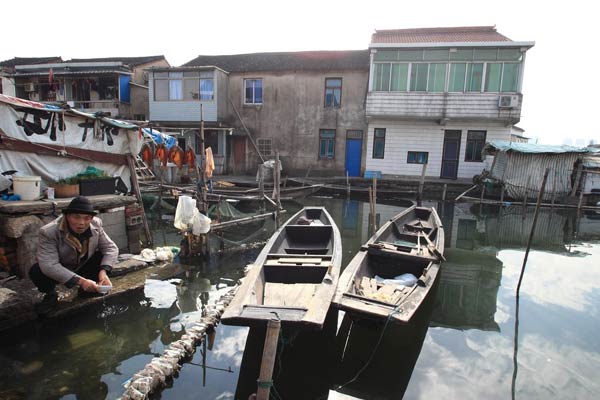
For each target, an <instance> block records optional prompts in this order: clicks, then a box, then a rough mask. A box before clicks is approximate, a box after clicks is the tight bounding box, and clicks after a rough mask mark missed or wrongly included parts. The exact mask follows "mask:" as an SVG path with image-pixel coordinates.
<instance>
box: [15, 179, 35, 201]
mask: <svg viewBox="0 0 600 400" xmlns="http://www.w3.org/2000/svg"><path fill="white" fill-rule="evenodd" d="M12 179H13V192H14V193H15V194H18V195H19V196H21V200H37V199H38V198H39V197H40V185H41V180H42V178H41V177H39V176H13V178H12Z"/></svg>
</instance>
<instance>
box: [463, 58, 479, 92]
mask: <svg viewBox="0 0 600 400" xmlns="http://www.w3.org/2000/svg"><path fill="white" fill-rule="evenodd" d="M482 82H483V63H469V65H468V66H467V90H466V91H467V92H481V86H482Z"/></svg>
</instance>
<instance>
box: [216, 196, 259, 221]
mask: <svg viewBox="0 0 600 400" xmlns="http://www.w3.org/2000/svg"><path fill="white" fill-rule="evenodd" d="M217 207H219V212H220V214H221V221H230V220H232V219H240V218H246V217H251V216H253V215H254V214H253V213H245V212H242V211H239V210H238V209H237V208H235V207H234V206H233V205H232V204H231V203H230V202H228V201H221V202H219V203H217V204H213V205H212V206H210V207H209V209H208V216H209V217H210V218H212V219H216V218H217V215H218V212H217Z"/></svg>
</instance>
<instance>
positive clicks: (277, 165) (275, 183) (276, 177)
mask: <svg viewBox="0 0 600 400" xmlns="http://www.w3.org/2000/svg"><path fill="white" fill-rule="evenodd" d="M279 169H280V161H279V151H276V152H275V171H273V178H274V181H273V186H274V191H275V199H274V200H275V203H276V204H277V214H276V218H275V219H276V220H277V227H278V228H279V211H280V210H281V198H280V187H279V185H280V181H279V180H280V172H279Z"/></svg>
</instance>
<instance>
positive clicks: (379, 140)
mask: <svg viewBox="0 0 600 400" xmlns="http://www.w3.org/2000/svg"><path fill="white" fill-rule="evenodd" d="M384 154H385V128H375V131H374V133H373V158H383V156H384Z"/></svg>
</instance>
